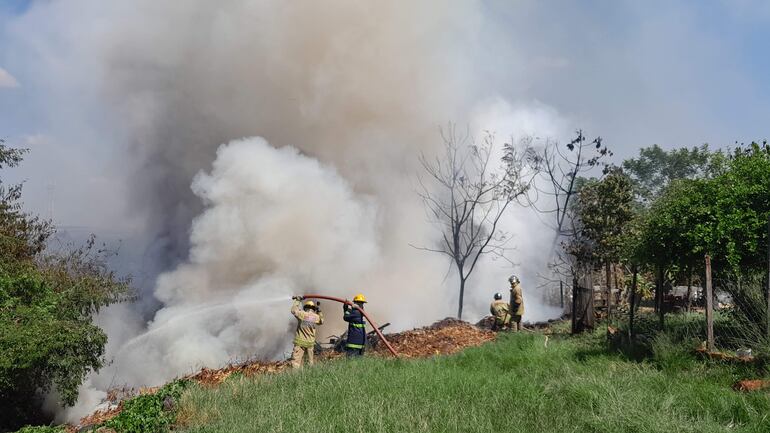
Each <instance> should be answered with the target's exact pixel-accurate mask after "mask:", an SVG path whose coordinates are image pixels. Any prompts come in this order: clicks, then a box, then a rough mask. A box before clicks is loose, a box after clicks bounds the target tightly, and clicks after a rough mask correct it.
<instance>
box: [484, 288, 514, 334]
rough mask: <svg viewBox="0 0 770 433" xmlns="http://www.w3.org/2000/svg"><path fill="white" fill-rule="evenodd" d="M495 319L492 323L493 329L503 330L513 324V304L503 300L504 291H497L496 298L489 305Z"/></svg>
mask: <svg viewBox="0 0 770 433" xmlns="http://www.w3.org/2000/svg"><path fill="white" fill-rule="evenodd" d="M489 312H490V313H492V317H494V319H495V321H494V323H493V324H492V330H493V331H501V330H503V329H506V328H508V327H510V326H511V304H509V303H508V302H506V301H503V294H502V293H495V299H494V301H492V304H491V305H490V306H489Z"/></svg>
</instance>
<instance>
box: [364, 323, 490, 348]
mask: <svg viewBox="0 0 770 433" xmlns="http://www.w3.org/2000/svg"><path fill="white" fill-rule="evenodd" d="M495 335H496V334H495V333H494V332H492V331H490V330H486V329H481V328H479V327H476V326H474V325H471V324H470V323H468V322H463V321H461V320H457V319H452V318H446V319H444V320H441V321H438V322H436V323H434V324H432V325H430V326H426V327H424V328H419V329H413V330H411V331H404V332H399V333H397V334H387V335H386V336H385V338H387V339H388V342H390V344H391V345H392V346H393V348H394V349H395V350H396V352H398V354H399V356H401V357H403V358H424V357H429V356H435V355H449V354H452V353H456V352H459V351H461V350H463V349H465V348H468V347H474V346H480V345H482V344H484V343H486V342H488V341H492V340H494V339H495ZM373 352H374V353H375V354H377V355H380V356H391V355H390V352H388V349H387V347H385V345H384V344H377V345H376V346H375V348H374V350H373Z"/></svg>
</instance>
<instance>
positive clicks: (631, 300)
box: [628, 265, 639, 341]
mask: <svg viewBox="0 0 770 433" xmlns="http://www.w3.org/2000/svg"><path fill="white" fill-rule="evenodd" d="M633 273H634V276H633V278H632V279H631V291H630V292H631V293H630V294H629V299H628V303H629V304H630V306H631V308H630V310H629V313H628V339H629V340H631V341H633V340H634V307H635V304H636V278H637V275H638V273H639V272H638V269H637V267H636V265H634V269H633Z"/></svg>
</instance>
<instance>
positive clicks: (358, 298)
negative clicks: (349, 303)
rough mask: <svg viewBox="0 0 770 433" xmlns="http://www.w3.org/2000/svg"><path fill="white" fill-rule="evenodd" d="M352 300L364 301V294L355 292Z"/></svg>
mask: <svg viewBox="0 0 770 433" xmlns="http://www.w3.org/2000/svg"><path fill="white" fill-rule="evenodd" d="M353 302H362V303H366V296H364V295H363V294H361V293H359V294H357V295H356V296H354V297H353Z"/></svg>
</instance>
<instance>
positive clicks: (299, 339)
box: [291, 300, 324, 347]
mask: <svg viewBox="0 0 770 433" xmlns="http://www.w3.org/2000/svg"><path fill="white" fill-rule="evenodd" d="M291 314H293V315H294V317H296V318H297V332H296V333H295V334H294V344H296V345H297V346H299V347H313V346H315V334H316V326H318V325H320V324H322V323H324V315H323V313H322V312H320V311H318V312H315V311H312V310H311V311H305V310H303V309H302V306H301V305H300V302H299V301H297V300H294V305H292V307H291Z"/></svg>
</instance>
